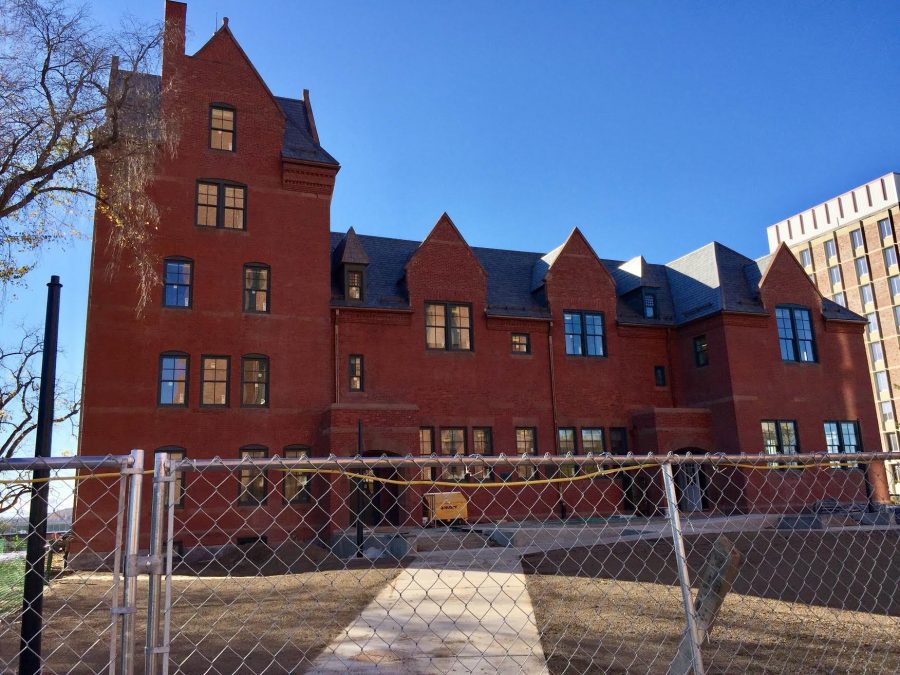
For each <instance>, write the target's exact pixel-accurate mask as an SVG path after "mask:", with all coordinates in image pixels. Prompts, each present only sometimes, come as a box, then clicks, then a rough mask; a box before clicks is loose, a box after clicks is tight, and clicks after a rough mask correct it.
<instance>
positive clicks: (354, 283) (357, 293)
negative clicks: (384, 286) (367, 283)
mask: <svg viewBox="0 0 900 675" xmlns="http://www.w3.org/2000/svg"><path fill="white" fill-rule="evenodd" d="M346 287H347V299H348V300H362V299H363V271H362V270H347V280H346Z"/></svg>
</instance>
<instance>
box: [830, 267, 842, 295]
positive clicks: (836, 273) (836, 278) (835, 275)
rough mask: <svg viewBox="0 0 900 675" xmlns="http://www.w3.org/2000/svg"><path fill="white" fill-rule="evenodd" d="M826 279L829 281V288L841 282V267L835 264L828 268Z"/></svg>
mask: <svg viewBox="0 0 900 675" xmlns="http://www.w3.org/2000/svg"><path fill="white" fill-rule="evenodd" d="M828 280H829V281H830V282H831V288H832V289H834V288H835V287H836V286H839V285H840V283H841V268H840V267H838V266H837V265H834V266H833V267H829V268H828Z"/></svg>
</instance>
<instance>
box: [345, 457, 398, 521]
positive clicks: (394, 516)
mask: <svg viewBox="0 0 900 675" xmlns="http://www.w3.org/2000/svg"><path fill="white" fill-rule="evenodd" d="M381 454H382V453H377V455H376V456H381ZM361 473H365V475H366V476H371V478H366V479H359V478H354V479H353V481H354V483H355V485H354V489H353V492H354V494H355V499H354V500H353V502H354V510H355V512H356V513H357V514H359V517H360V520H362V523H363V525H365V526H366V527H382V526H390V525H394V526H396V525H399V524H400V504H399V500H398V489H399V488H398V486H397V485H392V484H390V483H385V482H383V481H381V480H375V479H376V478H386V479H393V480H397V479H399V478H401V475H400V474H399V472H398V471H397V470H396V469H391V468H385V469H374V470H369V471H365V472H361Z"/></svg>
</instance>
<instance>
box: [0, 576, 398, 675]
mask: <svg viewBox="0 0 900 675" xmlns="http://www.w3.org/2000/svg"><path fill="white" fill-rule="evenodd" d="M398 573H399V570H398V569H396V568H395V569H359V570H344V571H331V572H308V573H300V574H291V575H278V576H269V577H255V578H254V577H233V578H227V577H183V576H176V577H173V584H172V597H173V602H174V604H173V609H172V635H173V636H174V639H173V642H172V661H171V667H170V671H169V672H170V673H179V672H180V673H191V674H193V673H211V674H212V673H221V674H222V675H225V674H226V673H227V674H230V673H263V672H266V673H271V672H279V673H281V672H303V670H304V669H305V668H307V667H308V666H309V664H310V663H311V662H312V660H313V659H315V657H316V656H317V655H318V653H319V652H320V651H321V650H322V649H323V648H324V647H325V646H326V645H327V644H328V643H329V642H330V641H331V640H332V639H333V638H335V637H336V636H337V635H339V634H340V631H341V630H342V629H343V628H344V627H345V626H346V625H347V624H349V623H350V622H351V621H352V620H353V619H355V618H356V616H357V615H358V614H359V613H360V612H361V611H362V609H363V607H365V606H366V605H367V604H368V603H369V602H370V601H371V600H372V598H373V597H375V595H376V594H377V593H378V591H379V590H380V589H381V588H382V587H383V586H384V585H385V584H387V583H388V582H389V581H390V580H391V579H393V578H394V577H395V576H396V575H397V574H398ZM145 583H146V582H145V581H143V582H142V585H141V586H140V587H139V589H138V612H137V617H138V620H137V625H136V630H137V637H138V644H140V645H143V642H144V635H145V630H146V618H145V617H146V601H145V600H144V601H143V602H142V599H144V598H146V596H147V590H146V586H145V585H144V584H145ZM110 584H111V576H110V575H109V574H101V573H93V574H86V573H76V574H73V575H71V576H68V577H64V578H62V579H59V580H57V581H56V582H54V583H53V585H52V586H51V587H50V590H49V592H48V593H47V594H46V596H45V600H44V612H45V616H46V617H47V623H46V628H45V634H44V651H45V654H48V655H49V664H48V665H49V668H48V671H49V672H69V671H74V672H85V673H87V672H101V670H102V669H103V667H105V666H106V665H107V664H108V655H109V630H108V625H109V624H108V620H109V600H110V597H111V592H110ZM82 617H83V618H82ZM18 635H19V628H18V624H16V623H7V622H4V621H3V620H2V619H0V672H2V673H14V672H16V670H17V661H16V659H17V656H16V654H17V650H18ZM136 671H137V672H138V673H142V672H143V649H140V653H139V654H138V662H137V669H136Z"/></svg>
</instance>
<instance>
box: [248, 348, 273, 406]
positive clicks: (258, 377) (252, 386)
mask: <svg viewBox="0 0 900 675" xmlns="http://www.w3.org/2000/svg"><path fill="white" fill-rule="evenodd" d="M241 405H244V406H259V407H263V406H267V405H269V359H268V358H267V357H265V356H245V357H243V358H242V359H241Z"/></svg>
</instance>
